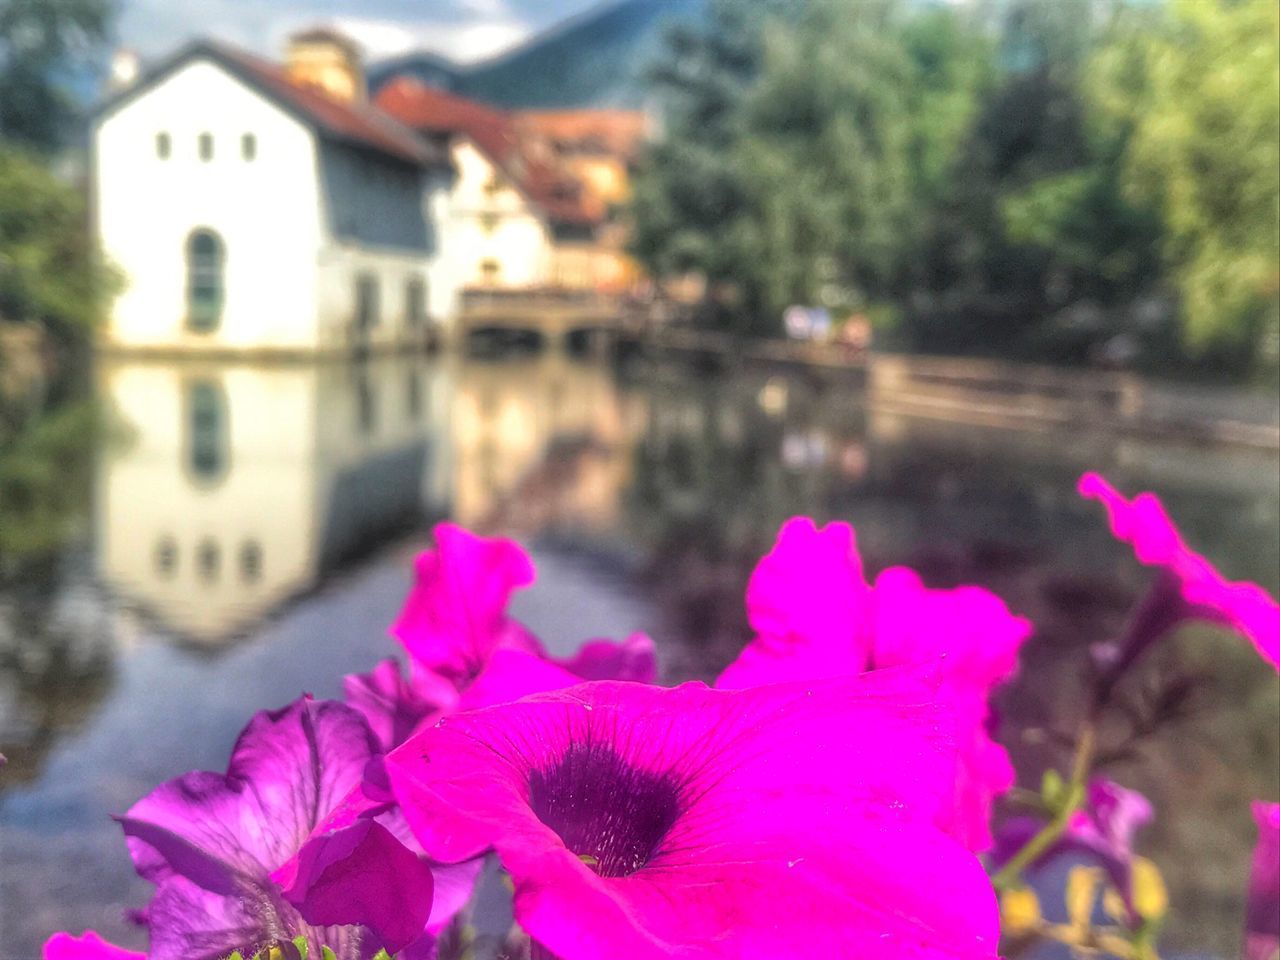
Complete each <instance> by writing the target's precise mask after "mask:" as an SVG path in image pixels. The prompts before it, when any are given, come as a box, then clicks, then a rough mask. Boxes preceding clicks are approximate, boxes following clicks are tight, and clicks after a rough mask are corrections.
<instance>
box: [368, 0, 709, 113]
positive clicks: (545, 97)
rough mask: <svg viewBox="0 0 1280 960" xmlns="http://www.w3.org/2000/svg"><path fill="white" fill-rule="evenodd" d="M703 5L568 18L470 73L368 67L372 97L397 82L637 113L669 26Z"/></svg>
mask: <svg viewBox="0 0 1280 960" xmlns="http://www.w3.org/2000/svg"><path fill="white" fill-rule="evenodd" d="M706 4H707V0H617V2H613V3H608V4H604V5H601V6H599V7H594V8H592V9H590V10H588V11H586V12H585V13H582V14H580V15H578V16H576V17H572V18H570V19H568V20H566V21H564V22H563V23H561V24H558V25H556V26H554V27H552V28H551V29H550V30H547V31H546V32H544V33H541V34H539V35H537V36H535V37H533V38H532V39H530V40H528V41H526V42H524V43H522V44H520V45H519V46H517V47H515V48H514V49H512V50H508V51H506V52H505V53H501V54H499V55H497V56H496V57H493V58H491V59H488V60H484V61H481V62H479V63H476V64H471V65H468V66H459V65H457V64H453V63H450V62H449V61H448V60H446V59H444V58H442V57H439V56H436V55H434V54H430V53H425V52H424V53H417V54H409V55H407V56H403V57H398V58H396V59H395V60H391V61H384V62H383V63H380V64H374V65H373V66H371V67H370V68H369V71H368V77H369V86H370V89H371V90H372V91H376V90H377V89H378V88H380V87H382V86H384V85H385V84H386V83H388V82H389V81H390V80H391V79H393V78H394V77H397V76H404V75H406V74H407V75H409V76H413V77H416V78H417V79H418V80H420V81H422V82H423V83H426V84H428V85H430V86H436V87H441V88H442V89H446V90H450V91H452V92H454V93H458V94H461V95H462V96H465V97H470V98H472V99H474V100H480V101H482V102H484V103H489V104H492V105H493V106H496V107H507V108H523V109H543V110H559V109H571V108H580V107H611V108H639V107H641V106H643V105H644V102H645V99H646V95H645V83H644V75H645V72H646V71H647V70H648V68H649V66H650V65H651V64H652V63H653V61H654V60H655V59H656V57H657V56H658V55H659V53H660V52H661V50H662V44H663V38H664V36H665V34H666V30H667V28H668V26H669V25H670V24H671V23H672V22H674V21H677V20H682V19H683V20H689V19H697V18H699V17H701V16H702V15H703V13H704V11H705V9H706Z"/></svg>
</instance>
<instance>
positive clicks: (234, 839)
mask: <svg viewBox="0 0 1280 960" xmlns="http://www.w3.org/2000/svg"><path fill="white" fill-rule="evenodd" d="M377 754H378V744H377V742H376V740H375V739H374V737H373V735H372V734H371V732H370V731H369V728H368V726H367V725H366V723H365V722H364V720H363V718H362V717H361V716H360V715H359V714H358V713H357V712H355V711H354V710H351V709H350V708H348V707H346V706H344V705H343V704H340V703H333V702H316V701H313V700H311V699H310V698H306V697H304V698H302V699H301V700H297V701H295V702H294V703H292V704H290V705H289V706H287V707H285V708H283V709H281V710H277V711H263V712H261V713H259V714H257V715H256V716H255V717H254V718H253V720H251V721H250V723H249V725H248V726H247V727H246V728H245V731H244V732H243V733H242V734H241V735H240V739H239V740H237V742H236V745H235V747H234V749H233V750H232V754H231V760H230V763H229V764H228V767H227V772H226V774H225V775H224V774H218V773H205V772H195V773H188V774H185V775H184V776H181V777H178V778H177V779H175V780H170V781H169V782H167V783H165V784H162V785H161V786H160V787H158V788H156V789H155V790H154V791H152V792H151V793H150V794H148V795H147V796H146V797H144V798H143V799H142V800H139V801H138V802H137V803H136V804H134V806H133V807H132V808H131V809H130V810H129V812H128V813H127V814H126V815H125V816H123V817H121V818H120V823H121V826H122V827H123V828H124V832H125V834H126V835H127V836H128V837H129V851H130V853H131V855H132V856H133V861H134V865H135V867H136V868H137V870H138V873H139V874H141V875H142V876H143V877H145V878H146V879H148V880H150V881H152V882H153V883H154V884H156V891H155V894H154V896H153V897H152V900H151V903H150V905H149V906H148V908H147V919H148V924H149V927H150V933H151V949H150V951H149V954H150V957H151V958H152V960H169V958H173V960H179V958H183V960H202V958H209V960H215V958H220V957H225V956H226V955H227V954H229V953H230V952H232V951H233V950H240V951H241V953H242V954H243V955H245V956H250V955H252V954H253V953H254V952H256V951H257V950H259V949H261V948H262V947H264V946H268V945H270V944H274V943H280V942H283V941H286V940H292V939H293V938H295V937H298V936H306V937H307V939H308V942H309V943H310V945H311V948H312V949H313V950H316V951H318V950H319V949H320V947H321V946H328V947H331V948H333V949H334V950H335V952H337V953H338V955H339V957H344V958H356V957H359V956H363V955H369V956H372V954H373V953H375V952H376V951H377V950H378V949H379V948H381V947H384V946H385V947H387V948H388V949H392V950H398V949H400V948H402V947H405V946H407V945H408V944H407V943H405V942H404V939H403V937H404V933H405V930H404V928H403V927H402V926H400V925H398V923H396V922H393V923H391V924H390V925H388V926H386V927H380V926H379V922H380V920H385V919H387V917H386V916H385V915H382V916H379V915H376V914H375V915H371V916H367V917H365V919H364V920H363V921H362V922H361V924H360V925H355V924H354V922H353V921H352V920H351V919H350V918H349V917H347V916H342V917H340V918H338V919H336V920H334V921H333V922H331V923H328V924H326V925H323V926H319V925H315V924H311V923H308V922H307V921H306V919H305V918H304V917H303V916H302V915H301V914H300V913H299V911H298V909H297V907H296V906H295V905H294V903H292V902H290V900H289V899H288V898H286V897H285V896H284V895H283V894H282V891H281V889H280V888H279V886H277V885H276V883H274V882H273V881H272V879H271V876H270V875H271V873H272V871H273V870H275V869H276V868H278V867H279V866H281V865H282V864H284V863H286V862H287V861H289V860H290V859H291V858H293V857H294V856H295V855H296V854H297V853H298V852H299V850H301V849H302V847H303V844H304V843H305V842H306V841H307V839H308V837H309V835H310V833H311V832H312V830H313V829H314V828H315V827H316V826H317V824H318V823H319V821H320V820H321V819H322V818H323V817H324V816H325V815H326V814H327V813H328V812H329V811H330V810H331V809H332V808H333V807H334V806H335V805H336V804H337V803H338V802H339V801H340V800H342V799H343V798H344V797H346V796H347V795H348V794H349V793H350V792H351V791H352V790H353V789H355V788H356V787H357V786H358V785H359V784H360V782H361V777H362V775H363V773H364V771H365V767H366V765H367V764H368V763H369V762H370V760H371V759H373V758H374V757H376V756H377ZM384 834H385V831H381V832H378V831H377V830H375V829H374V828H373V827H369V828H367V829H366V831H365V834H364V835H363V836H361V837H357V838H355V839H359V840H363V841H364V843H363V845H361V844H353V845H352V848H351V849H349V850H347V851H345V852H344V853H343V855H341V856H339V855H337V853H336V850H329V851H327V852H324V851H322V853H324V856H322V857H321V858H320V859H319V860H313V861H311V862H310V863H309V864H308V869H309V872H308V873H307V875H306V880H307V883H308V884H310V883H314V884H316V886H317V890H316V891H315V893H316V897H317V898H321V897H328V898H339V899H340V898H341V897H342V896H343V895H344V893H343V891H344V890H345V891H346V894H345V895H346V896H347V898H348V900H349V901H350V902H356V899H357V898H360V897H363V896H364V895H365V894H364V891H365V890H366V889H369V888H376V889H379V890H384V891H385V890H388V889H390V887H391V885H393V884H395V885H399V886H401V887H402V889H401V891H400V892H399V894H398V896H399V899H397V900H396V903H397V904H400V903H404V902H408V901H413V900H418V901H423V900H425V903H421V904H420V906H419V908H418V910H419V916H420V917H421V920H420V922H419V925H418V929H417V934H418V935H421V934H422V930H423V926H422V925H423V924H424V923H425V920H426V916H427V912H428V911H429V910H430V898H431V877H430V873H429V871H428V872H427V873H426V874H425V877H424V875H423V874H422V873H421V872H412V873H408V874H403V873H397V874H396V875H395V876H394V877H393V876H391V875H390V874H389V873H388V869H387V868H388V866H389V865H390V864H395V865H397V866H399V865H400V864H401V859H390V858H389V857H388V855H387V850H388V849H389V848H390V843H389V842H388V841H389V840H390V838H389V837H388V836H385V835H384ZM339 861H342V862H341V863H339ZM378 885H381V886H378ZM293 894H294V900H295V901H296V902H298V903H304V902H310V901H308V899H307V891H306V890H295V891H293ZM361 902H363V901H361ZM393 919H394V918H393Z"/></svg>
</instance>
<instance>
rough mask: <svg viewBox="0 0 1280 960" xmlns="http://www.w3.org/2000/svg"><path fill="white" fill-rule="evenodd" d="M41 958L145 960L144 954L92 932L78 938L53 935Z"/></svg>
mask: <svg viewBox="0 0 1280 960" xmlns="http://www.w3.org/2000/svg"><path fill="white" fill-rule="evenodd" d="M43 956H44V960H147V955H146V954H145V953H139V952H137V951H136V950H126V949H124V947H117V946H116V945H115V944H114V943H108V942H107V941H106V940H103V939H102V937H100V936H99V935H98V934H97V932H95V931H93V930H86V931H85V932H84V934H83V935H81V936H79V937H73V936H72V935H71V934H69V933H55V934H54V935H53V936H52V937H50V938H49V939H48V940H46V941H45V944H44V950H43Z"/></svg>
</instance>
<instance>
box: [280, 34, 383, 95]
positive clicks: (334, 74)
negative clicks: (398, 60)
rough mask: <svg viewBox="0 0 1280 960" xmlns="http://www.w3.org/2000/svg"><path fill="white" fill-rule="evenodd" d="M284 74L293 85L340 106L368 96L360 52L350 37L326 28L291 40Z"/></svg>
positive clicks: (287, 48)
mask: <svg viewBox="0 0 1280 960" xmlns="http://www.w3.org/2000/svg"><path fill="white" fill-rule="evenodd" d="M285 70H286V71H287V72H288V74H289V77H290V79H292V80H293V81H294V82H295V83H299V84H302V85H303V86H307V87H314V88H316V89H318V90H320V91H321V92H323V93H324V94H326V95H327V96H329V97H332V98H333V99H334V100H338V101H340V102H342V103H353V102H358V101H363V100H365V99H366V97H367V96H368V93H367V91H366V88H365V82H364V70H363V68H362V67H361V65H360V48H359V47H358V46H357V45H356V43H355V41H354V40H352V39H351V38H350V37H347V36H345V35H344V34H342V33H340V32H338V31H337V30H334V29H332V28H329V27H315V28H313V29H311V30H304V31H302V32H301V33H295V34H294V35H293V36H291V37H290V38H289V42H288V46H287V47H286V51H285Z"/></svg>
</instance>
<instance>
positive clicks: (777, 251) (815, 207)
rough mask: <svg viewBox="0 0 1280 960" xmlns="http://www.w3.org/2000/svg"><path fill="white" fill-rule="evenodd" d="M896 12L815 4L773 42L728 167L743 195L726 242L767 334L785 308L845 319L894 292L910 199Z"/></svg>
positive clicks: (746, 299)
mask: <svg viewBox="0 0 1280 960" xmlns="http://www.w3.org/2000/svg"><path fill="white" fill-rule="evenodd" d="M896 9H897V8H896V5H895V4H893V3H891V2H875V0H867V2H864V3H859V4H857V5H856V6H853V7H850V6H848V5H846V4H841V3H837V2H835V0H815V2H813V3H811V4H810V6H809V9H808V10H807V11H806V13H805V15H804V16H803V17H802V18H801V19H800V21H799V22H798V23H797V24H796V25H795V27H794V29H791V30H775V31H772V32H771V33H770V35H769V42H768V43H767V45H766V54H765V58H764V65H763V71H762V73H761V76H760V79H759V82H758V83H757V85H756V86H755V88H754V89H753V90H752V91H751V93H750V95H749V97H748V99H747V102H746V104H745V110H744V129H743V135H742V136H741V137H740V138H739V139H738V141H737V142H736V143H735V144H734V147H733V149H732V150H731V151H730V152H729V155H728V156H729V163H730V164H731V166H733V167H734V168H735V169H737V170H738V171H740V175H741V177H742V182H743V183H744V185H745V187H746V199H745V203H744V206H743V210H742V212H741V215H740V216H739V217H738V218H737V219H736V221H735V223H734V225H733V228H732V233H731V235H730V236H731V239H732V243H731V246H732V247H733V248H734V249H736V250H738V251H740V252H741V255H742V265H743V269H742V270H741V271H740V273H741V275H740V276H739V277H738V278H737V280H738V287H739V289H740V290H741V291H742V293H743V298H742V299H743V304H742V306H743V308H744V309H745V310H746V311H747V312H748V313H749V314H751V315H753V316H759V317H762V318H767V320H768V321H771V324H772V325H773V326H774V327H775V328H776V326H777V324H778V319H777V318H779V317H780V316H781V313H782V310H783V309H784V308H785V307H786V306H787V305H788V304H790V303H797V302H799V303H815V302H822V303H824V304H825V305H827V306H831V307H836V308H841V307H849V306H854V305H858V304H860V303H862V302H865V301H867V300H871V299H880V298H884V297H885V296H887V295H888V294H889V293H890V292H891V290H892V288H893V281H894V277H895V272H896V270H897V268H898V266H899V264H900V263H901V258H902V252H903V248H904V244H905V242H906V240H907V237H908V235H909V232H910V225H911V222H912V214H913V212H914V211H915V210H916V209H917V204H916V200H917V197H918V195H917V193H916V191H915V189H914V188H915V185H914V183H913V178H912V169H911V157H912V147H913V136H912V135H913V130H912V126H911V122H910V113H909V96H910V91H911V89H912V85H913V82H914V76H913V73H912V64H911V62H910V60H909V58H908V57H907V56H906V54H905V51H904V49H903V47H902V45H901V44H900V43H899V42H898V41H897V39H896V34H897V30H898V23H897V20H896Z"/></svg>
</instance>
